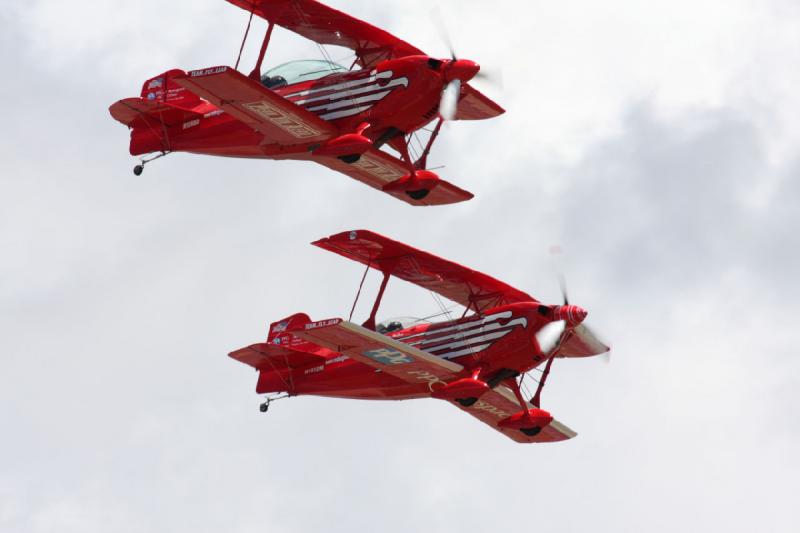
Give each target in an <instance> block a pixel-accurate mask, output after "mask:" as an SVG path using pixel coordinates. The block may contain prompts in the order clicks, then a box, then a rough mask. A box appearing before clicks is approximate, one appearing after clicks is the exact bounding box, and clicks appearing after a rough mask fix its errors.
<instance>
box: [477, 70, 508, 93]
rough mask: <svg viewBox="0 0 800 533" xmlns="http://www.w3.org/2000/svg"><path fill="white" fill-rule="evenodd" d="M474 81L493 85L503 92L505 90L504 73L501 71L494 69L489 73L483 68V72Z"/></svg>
mask: <svg viewBox="0 0 800 533" xmlns="http://www.w3.org/2000/svg"><path fill="white" fill-rule="evenodd" d="M474 79H476V80H479V81H481V82H482V83H486V84H487V85H491V86H493V87H495V88H496V89H500V90H501V91H502V90H503V88H504V84H503V71H502V70H500V69H492V70H489V71H487V70H486V69H484V68H483V67H481V71H480V72H478V73H477V74H475V78H474Z"/></svg>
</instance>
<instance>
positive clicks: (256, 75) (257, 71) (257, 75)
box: [250, 20, 275, 82]
mask: <svg viewBox="0 0 800 533" xmlns="http://www.w3.org/2000/svg"><path fill="white" fill-rule="evenodd" d="M267 22H268V25H267V34H266V35H264V40H263V41H262V42H261V50H259V51H258V60H257V61H256V66H255V67H254V68H253V71H252V72H251V73H250V79H252V80H255V81H258V82H260V81H261V63H262V62H263V61H264V54H266V53H267V45H268V44H269V40H270V38H271V37H272V28H274V27H275V23H274V22H272V21H271V20H269V21H267Z"/></svg>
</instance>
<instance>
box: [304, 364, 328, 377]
mask: <svg viewBox="0 0 800 533" xmlns="http://www.w3.org/2000/svg"><path fill="white" fill-rule="evenodd" d="M323 370H325V365H319V366H312V367H311V368H307V369H306V370H305V372H303V373H304V374H305V375H306V376H307V375H309V374H317V373H319V372H322V371H323Z"/></svg>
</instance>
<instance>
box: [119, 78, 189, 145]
mask: <svg viewBox="0 0 800 533" xmlns="http://www.w3.org/2000/svg"><path fill="white" fill-rule="evenodd" d="M183 73H184V72H183V71H182V70H180V69H172V70H168V71H167V72H164V73H161V74H159V75H158V76H155V77H154V78H150V79H149V80H147V81H145V82H144V84H143V85H142V92H141V97H139V98H137V97H134V98H124V99H122V100H119V101H118V102H115V103H114V104H112V105H111V107H109V108H108V110H109V112H110V113H111V116H112V117H114V118H115V119H116V120H118V121H119V122H121V123H123V124H125V125H126V126H128V127H129V128H132V129H133V130H134V131H133V132H131V146H130V152H131V155H141V154H146V153H150V152H157V151H162V152H166V151H169V150H171V149H172V147H171V146H170V143H169V139H168V137H167V135H166V134H165V131H166V129H169V128H173V127H180V126H183V127H184V128H185V127H187V125H193V124H196V123H197V121H198V120H199V119H200V118H201V117H202V116H203V115H202V113H199V112H197V111H195V109H196V108H198V106H199V105H200V104H202V103H203V101H202V100H201V99H200V97H199V96H197V95H196V94H194V93H193V92H191V91H189V90H187V89H185V88H184V87H181V86H180V85H178V84H177V83H175V82H174V81H173V79H174V78H175V76H176V75H178V74H183ZM200 109H202V108H200Z"/></svg>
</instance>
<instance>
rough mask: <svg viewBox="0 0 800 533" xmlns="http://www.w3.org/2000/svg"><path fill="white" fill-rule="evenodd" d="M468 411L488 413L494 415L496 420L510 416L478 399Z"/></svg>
mask: <svg viewBox="0 0 800 533" xmlns="http://www.w3.org/2000/svg"><path fill="white" fill-rule="evenodd" d="M470 409H472V410H475V411H483V412H485V413H489V414H490V415H494V416H496V417H497V418H507V417H509V416H511V415H510V414H509V413H507V412H505V411H503V410H502V409H498V408H497V407H495V406H494V405H492V404H490V403H488V402H485V401H483V400H480V399H479V400H478V401H477V402H475V404H474V405H473V406H472V407H471V408H470Z"/></svg>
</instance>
